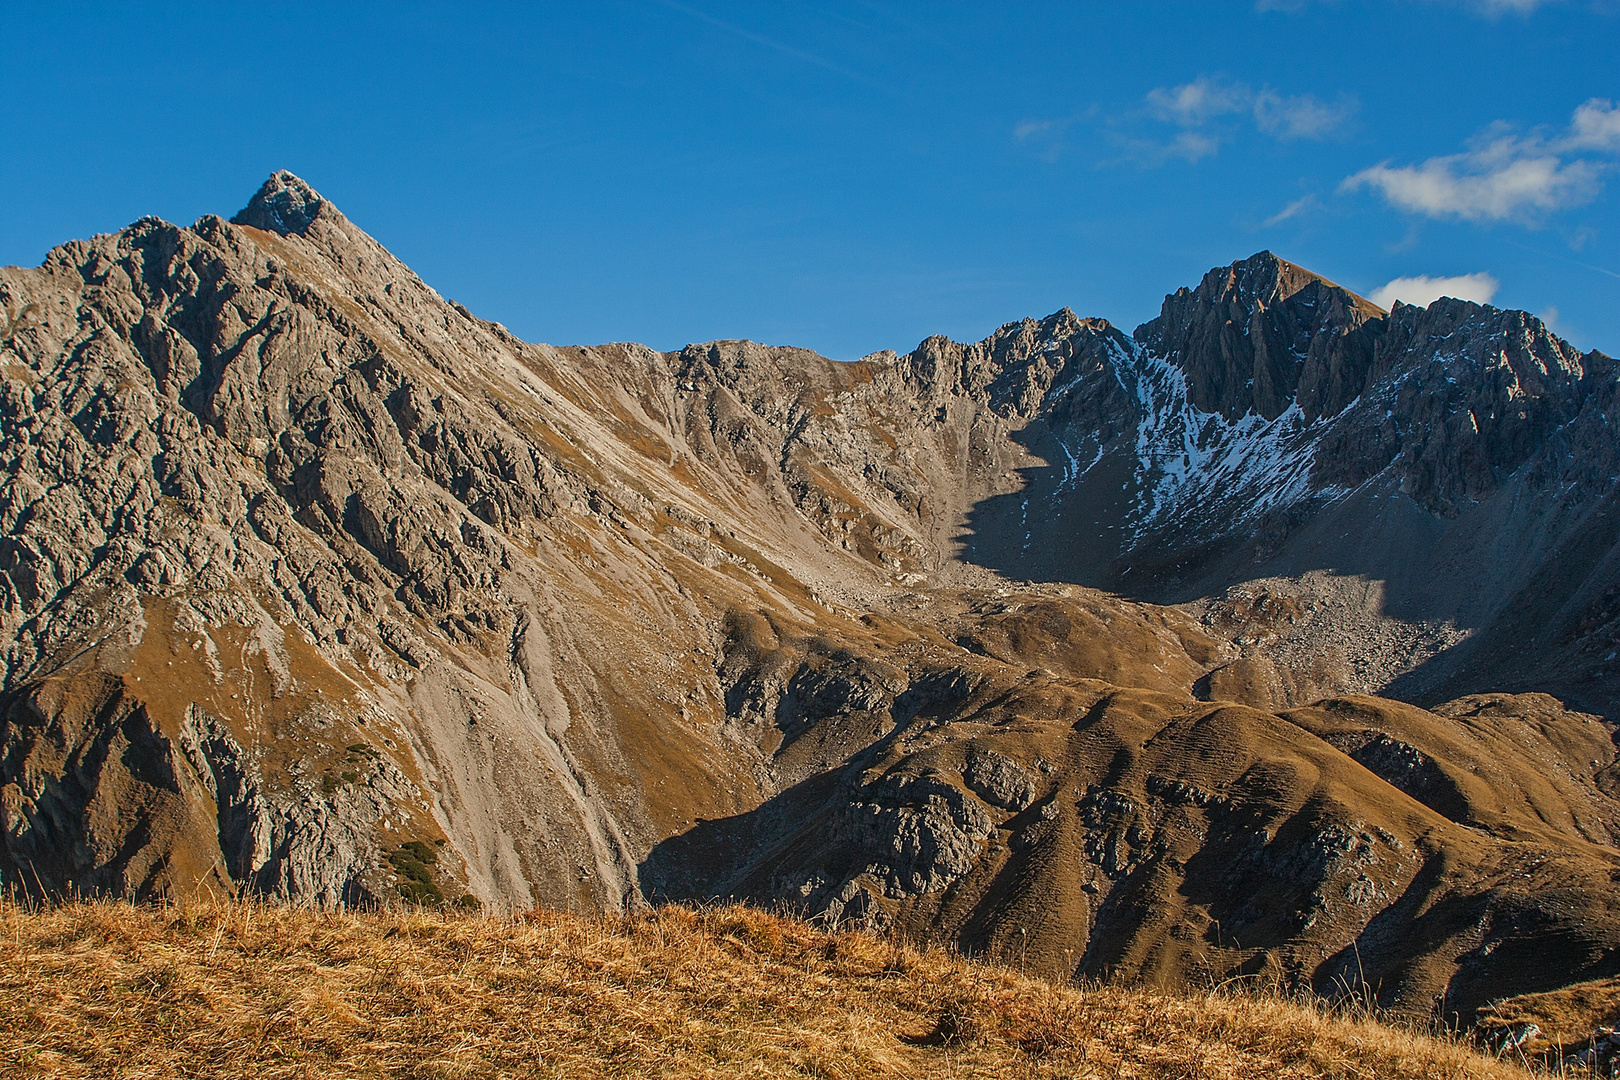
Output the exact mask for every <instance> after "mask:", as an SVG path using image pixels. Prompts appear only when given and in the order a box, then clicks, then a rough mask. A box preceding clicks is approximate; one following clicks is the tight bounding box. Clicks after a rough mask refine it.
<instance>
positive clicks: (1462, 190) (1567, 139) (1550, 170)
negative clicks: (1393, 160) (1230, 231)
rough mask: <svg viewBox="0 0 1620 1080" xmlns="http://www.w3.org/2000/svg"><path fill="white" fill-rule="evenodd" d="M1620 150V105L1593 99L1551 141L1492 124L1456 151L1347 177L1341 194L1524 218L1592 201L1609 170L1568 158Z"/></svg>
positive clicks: (1442, 213) (1424, 210)
mask: <svg viewBox="0 0 1620 1080" xmlns="http://www.w3.org/2000/svg"><path fill="white" fill-rule="evenodd" d="M1578 151H1595V152H1597V153H1620V108H1616V107H1615V105H1614V103H1613V102H1610V101H1607V100H1604V99H1600V98H1592V99H1590V100H1589V101H1587V102H1585V103H1584V104H1582V105H1580V106H1579V107H1578V108H1576V110H1575V112H1574V114H1573V115H1572V116H1571V117H1570V124H1569V129H1568V131H1567V132H1565V133H1564V134H1563V135H1561V136H1559V137H1557V138H1548V137H1546V135H1545V134H1544V133H1537V134H1533V135H1530V136H1528V137H1521V136H1518V135H1514V134H1512V133H1511V132H1510V131H1509V129H1508V128H1507V126H1506V125H1505V124H1500V123H1498V124H1494V125H1492V126H1491V127H1490V128H1488V129H1486V131H1485V132H1484V133H1483V134H1482V135H1481V136H1480V137H1479V138H1477V139H1476V140H1475V143H1474V146H1473V147H1472V148H1471V149H1469V150H1467V151H1465V152H1464V153H1461V154H1447V155H1443V156H1441V157H1432V158H1429V159H1427V160H1426V161H1423V162H1421V163H1420V164H1417V165H1401V166H1392V165H1390V163H1389V162H1387V161H1385V162H1382V163H1380V164H1378V165H1374V166H1372V167H1371V168H1368V169H1363V170H1361V171H1360V172H1358V173H1356V174H1355V175H1353V176H1350V177H1347V178H1346V179H1345V180H1344V182H1343V183H1341V184H1340V185H1339V190H1340V191H1359V190H1361V189H1362V188H1372V189H1373V190H1375V191H1378V192H1381V193H1382V194H1383V196H1384V198H1385V199H1386V200H1388V201H1389V203H1390V204H1391V205H1393V206H1397V207H1399V208H1400V209H1402V210H1408V211H1411V212H1413V213H1417V214H1424V215H1427V216H1428V217H1435V218H1440V217H1459V218H1463V219H1465V220H1468V221H1502V220H1506V219H1519V220H1528V219H1532V218H1534V217H1536V216H1537V215H1540V214H1545V213H1550V212H1552V211H1555V210H1564V209H1568V208H1569V207H1572V206H1580V205H1582V204H1584V203H1588V202H1591V201H1592V199H1594V198H1596V197H1597V194H1598V192H1599V191H1600V190H1601V188H1602V176H1603V173H1605V172H1606V171H1608V170H1609V169H1610V168H1612V166H1610V165H1606V164H1603V163H1597V162H1593V161H1590V160H1588V159H1587V158H1585V157H1576V156H1574V155H1575V153H1576V152H1578Z"/></svg>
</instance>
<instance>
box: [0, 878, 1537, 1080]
mask: <svg viewBox="0 0 1620 1080" xmlns="http://www.w3.org/2000/svg"><path fill="white" fill-rule="evenodd" d="M0 1074H3V1075H6V1076H27V1077H38V1076H52V1077H56V1076H60V1077H175V1076H206V1077H262V1078H279V1077H289V1078H291V1077H298V1078H306V1077H373V1076H378V1077H380V1076H399V1077H497V1076H502V1077H506V1076H510V1077H529V1076H535V1077H596V1076H661V1077H721V1076H725V1077H732V1076H746V1077H777V1076H817V1077H849V1078H852V1080H853V1078H856V1077H860V1078H869V1077H916V1078H923V1077H976V1076H977V1077H1018V1078H1025V1077H1049V1076H1050V1077H1059V1076H1061V1077H1166V1078H1168V1077H1200V1078H1210V1080H1224V1078H1239V1077H1242V1078H1249V1077H1263V1078H1266V1080H1285V1078H1291V1077H1346V1078H1348V1077H1357V1078H1370V1077H1424V1078H1431V1077H1432V1078H1438V1077H1447V1078H1450V1077H1459V1078H1460V1077H1481V1078H1496V1077H1501V1078H1506V1077H1520V1078H1522V1077H1524V1076H1526V1075H1527V1074H1525V1073H1523V1072H1521V1071H1520V1070H1519V1069H1517V1068H1514V1067H1512V1066H1510V1065H1507V1064H1504V1063H1498V1062H1495V1061H1492V1060H1490V1059H1488V1058H1484V1057H1480V1056H1477V1055H1475V1054H1473V1053H1471V1052H1469V1051H1468V1050H1467V1049H1465V1048H1464V1047H1462V1046H1460V1045H1456V1044H1452V1043H1446V1042H1441V1041H1435V1040H1433V1039H1429V1038H1426V1037H1423V1036H1419V1035H1415V1034H1412V1033H1409V1032H1406V1031H1402V1030H1398V1029H1394V1028H1390V1027H1385V1026H1381V1025H1378V1024H1375V1023H1372V1022H1366V1021H1359V1022H1352V1021H1348V1020H1343V1019H1334V1018H1329V1017H1326V1016H1323V1015H1320V1014H1319V1013H1316V1012H1313V1011H1310V1010H1307V1009H1302V1008H1299V1007H1297V1006H1294V1005H1290V1004H1287V1003H1284V1002H1280V1001H1272V1000H1255V999H1251V998H1243V997H1236V996H1230V995H1200V996H1187V997H1175V996H1164V995H1159V994H1154V993H1147V992H1138V991H1128V990H1121V989H1099V990H1084V991H1082V990H1076V989H1063V988H1057V987H1054V986H1052V985H1049V984H1046V983H1042V982H1039V981H1036V980H1033V979H1026V978H1024V977H1021V976H1020V975H1019V974H1018V973H1017V972H1016V971H1011V970H1006V969H1003V968H996V967H990V966H986V965H982V964H976V963H973V962H969V961H965V960H963V959H961V958H958V957H954V956H951V955H948V954H945V953H942V952H938V951H918V950H915V949H911V948H908V947H904V946H901V945H898V944H895V943H893V942H888V941H883V940H879V939H877V938H874V937H871V936H868V935H864V934H860V933H853V932H840V933H828V932H824V931H822V930H820V929H817V928H815V927H812V926H809V925H806V924H804V923H800V922H795V921H792V920H788V919H783V918H778V917H775V916H772V915H768V914H764V913H761V912H758V911H754V910H749V909H743V908H726V909H719V910H713V911H701V912H698V911H691V910H687V909H682V908H668V909H662V910H658V911H656V912H650V913H645V914H641V915H636V916H632V917H627V918H600V917H589V918H587V917H579V916H573V915H568V914H563V913H558V912H535V913H530V914H523V915H516V916H512V915H480V914H447V913H437V912H428V911H417V910H410V911H390V912H382V913H354V912H325V911H321V912H316V911H308V910H297V909H293V908H285V907H262V906H254V905H246V904H242V905H222V906H217V907H216V906H206V907H201V908H189V909H188V908H184V907H136V906H131V905H128V904H124V903H88V902H86V903H76V904H70V905H67V906H64V907H59V908H52V909H47V910H43V911H32V912H30V911H27V910H25V909H23V908H21V907H18V906H15V905H6V906H5V907H4V908H3V910H0Z"/></svg>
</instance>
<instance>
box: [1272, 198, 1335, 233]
mask: <svg viewBox="0 0 1620 1080" xmlns="http://www.w3.org/2000/svg"><path fill="white" fill-rule="evenodd" d="M1321 205H1322V204H1321V202H1320V201H1319V200H1318V199H1317V197H1316V196H1315V195H1305V196H1302V197H1300V198H1298V199H1295V200H1294V201H1293V202H1291V203H1289V204H1288V205H1287V206H1285V207H1283V208H1282V209H1281V210H1279V211H1277V212H1276V213H1275V214H1272V215H1271V216H1270V217H1268V218H1266V220H1264V221H1262V222H1261V223H1260V224H1261V225H1262V226H1265V227H1267V228H1269V227H1271V226H1272V225H1280V224H1282V223H1283V222H1285V221H1287V220H1288V219H1290V218H1296V217H1298V216H1299V215H1301V214H1303V213H1306V212H1308V211H1311V210H1315V209H1316V208H1317V207H1318V206H1321Z"/></svg>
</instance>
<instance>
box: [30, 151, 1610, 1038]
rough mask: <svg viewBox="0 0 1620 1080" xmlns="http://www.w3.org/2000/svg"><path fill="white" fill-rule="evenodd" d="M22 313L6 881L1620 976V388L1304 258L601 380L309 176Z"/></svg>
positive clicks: (83, 274) (661, 358)
mask: <svg viewBox="0 0 1620 1080" xmlns="http://www.w3.org/2000/svg"><path fill="white" fill-rule="evenodd" d="M0 306H3V308H4V322H3V323H0V327H3V328H4V333H3V334H0V376H3V381H0V469H3V481H0V524H3V529H0V657H3V659H4V678H3V684H0V811H3V818H4V820H3V825H4V841H3V845H0V877H3V885H4V886H5V887H6V888H10V889H15V890H20V891H23V892H26V893H28V894H30V895H40V894H46V895H60V894H63V893H65V892H69V891H77V892H88V893H109V894H121V895H131V896H137V897H146V896H153V895H160V894H168V895H175V894H182V895H183V894H186V893H188V892H195V891H197V890H208V891H212V892H214V893H215V894H231V893H237V892H248V893H256V894H261V895H265V896H270V897H276V898H281V899H285V900H289V901H295V902H314V903H321V904H338V903H368V902H374V901H380V900H388V899H391V898H397V897H409V898H411V899H413V900H417V901H420V900H422V899H424V898H425V899H428V900H431V901H435V902H439V901H442V902H466V903H471V902H473V901H477V902H481V903H485V904H502V905H528V904H535V903H545V904H553V905H559V906H571V907H576V908H600V907H607V908H618V907H622V906H625V905H633V904H639V903H642V902H645V901H648V900H654V901H656V900H662V899H671V898H675V899H685V898H706V897H713V896H738V897H744V898H748V899H751V900H755V901H759V902H764V903H787V904H789V905H791V906H793V907H795V908H797V909H799V910H801V911H804V912H806V913H808V914H813V915H817V916H819V917H821V918H825V919H830V920H837V919H861V920H864V921H867V922H870V923H874V924H879V925H891V926H898V927H903V928H905V929H906V930H907V931H908V932H910V933H913V934H918V935H924V936H929V937H934V938H939V939H950V940H954V941H956V942H958V943H960V944H961V945H963V946H964V947H967V948H969V949H973V950H976V951H980V952H985V953H989V954H993V955H1001V956H1011V955H1012V954H1013V952H1016V953H1017V955H1018V956H1019V960H1020V963H1023V964H1025V965H1026V966H1027V967H1029V968H1030V969H1032V970H1039V971H1041V972H1044V973H1046V974H1048V975H1051V976H1052V977H1055V978H1070V977H1075V976H1112V977H1117V978H1122V979H1129V980H1140V981H1146V982H1150V983H1161V984H1176V983H1181V982H1186V981H1189V980H1191V981H1198V980H1203V979H1211V978H1213V979H1220V978H1227V977H1230V976H1232V975H1235V974H1249V975H1254V976H1256V977H1260V978H1268V979H1274V980H1276V981H1278V982H1280V983H1284V984H1289V985H1309V986H1313V987H1315V988H1316V989H1317V990H1319V991H1321V992H1324V993H1335V992H1341V991H1343V990H1344V989H1345V988H1346V987H1347V986H1349V985H1350V984H1352V983H1354V982H1355V981H1356V980H1358V979H1363V978H1365V979H1366V980H1367V981H1368V982H1369V983H1372V984H1374V985H1376V986H1377V987H1378V993H1379V994H1380V995H1381V996H1382V997H1383V999H1384V1000H1385V1003H1386V1004H1388V1005H1390V1006H1391V1007H1393V1008H1396V1009H1399V1010H1401V1011H1403V1012H1405V1013H1408V1014H1412V1015H1427V1014H1429V1013H1430V1012H1431V1011H1434V1010H1435V1009H1437V1008H1440V1007H1439V1006H1437V1005H1436V1004H1435V1003H1436V1002H1437V1001H1443V1002H1444V1003H1445V1005H1444V1007H1443V1011H1446V1012H1447V1013H1448V1014H1454V1015H1455V1016H1456V1017H1460V1018H1462V1019H1464V1020H1466V1018H1467V1017H1468V1016H1469V1015H1470V1014H1471V1013H1472V1011H1473V1010H1475V1009H1477V1008H1479V1007H1481V1006H1483V1005H1484V1004H1486V1003H1487V1002H1488V1001H1489V1000H1491V999H1492V998H1493V997H1495V996H1499V995H1501V994H1503V993H1509V992H1524V991H1532V990H1546V989H1552V988H1556V987H1560V986H1564V985H1567V984H1569V983H1571V982H1573V981H1575V980H1578V979H1593V978H1603V977H1608V976H1614V975H1620V951H1617V950H1620V909H1617V907H1616V905H1615V903H1614V899H1613V896H1614V893H1615V889H1614V884H1615V880H1616V873H1617V871H1620V851H1617V849H1616V839H1617V836H1620V801H1617V800H1616V798H1615V794H1616V790H1615V776H1616V771H1617V766H1616V754H1615V747H1614V740H1613V737H1612V736H1613V732H1614V730H1615V729H1614V725H1613V723H1612V722H1611V719H1610V718H1615V717H1620V682H1617V678H1620V663H1617V662H1616V660H1615V656H1616V652H1617V650H1620V623H1617V621H1616V620H1617V619H1620V599H1617V597H1620V563H1617V561H1616V558H1615V555H1614V552H1615V550H1616V548H1615V541H1616V540H1617V539H1620V515H1617V514H1616V510H1615V499H1616V486H1617V480H1616V477H1617V476H1620V463H1617V462H1616V446H1617V443H1616V438H1615V432H1614V431H1613V429H1612V427H1611V423H1610V419H1609V418H1610V417H1612V416H1615V415H1616V413H1617V409H1620V400H1616V398H1617V395H1620V371H1617V369H1616V367H1615V364H1614V362H1613V361H1612V360H1611V359H1610V358H1608V357H1607V356H1604V355H1602V354H1601V353H1596V352H1591V353H1585V354H1581V353H1579V352H1578V351H1577V350H1574V349H1572V348H1571V347H1570V346H1569V345H1568V344H1567V343H1565V342H1563V341H1561V340H1560V339H1558V338H1557V337H1556V336H1555V335H1553V334H1551V333H1550V332H1548V330H1547V328H1546V327H1545V326H1543V325H1542V324H1541V323H1540V322H1539V321H1538V320H1536V319H1535V318H1534V317H1532V316H1530V315H1527V314H1525V313H1523V312H1517V311H1504V310H1499V309H1495V308H1490V307H1483V306H1480V305H1476V304H1470V303H1465V302H1462V301H1455V300H1441V301H1437V302H1436V303H1435V304H1432V305H1430V306H1429V307H1427V308H1421V309H1420V308H1414V307H1409V306H1404V305H1399V304H1398V305H1396V308H1395V310H1393V311H1391V312H1384V311H1382V310H1380V309H1378V308H1376V307H1375V306H1373V305H1372V304H1370V303H1369V302H1367V301H1366V300H1364V299H1362V298H1360V297H1358V296H1356V295H1354V294H1353V293H1351V292H1349V291H1347V290H1345V289H1342V288H1340V287H1339V286H1337V285H1334V284H1332V283H1331V282H1329V281H1326V280H1325V279H1323V278H1320V277H1318V276H1316V275H1314V274H1311V273H1310V272H1308V271H1306V270H1304V269H1302V268H1300V267H1297V266H1294V265H1292V264H1290V263H1287V262H1285V261H1283V260H1281V259H1278V258H1276V257H1275V256H1273V255H1271V254H1269V253H1265V252H1262V253H1260V254H1258V255H1255V256H1253V257H1252V258H1250V259H1247V260H1244V261H1242V262H1237V263H1234V264H1232V265H1231V266H1230V267H1222V268H1218V269H1216V270H1212V271H1211V272H1210V273H1209V274H1208V275H1206V276H1205V278H1204V280H1203V281H1202V282H1201V283H1200V284H1199V285H1198V287H1197V288H1196V289H1190V290H1189V289H1182V290H1180V291H1178V292H1176V293H1174V294H1172V295H1170V296H1168V297H1167V298H1166V300H1165V304H1164V307H1163V310H1162V312H1161V314H1160V316H1159V317H1158V318H1157V319H1155V320H1153V321H1152V322H1150V323H1148V324H1146V325H1144V326H1142V327H1140V328H1138V329H1137V330H1136V331H1135V332H1134V334H1127V333H1125V332H1123V331H1121V330H1120V329H1118V328H1116V327H1114V326H1112V325H1110V324H1109V323H1108V322H1106V321H1105V320H1102V319H1097V318H1081V317H1079V316H1077V315H1075V314H1074V313H1073V312H1071V311H1069V310H1067V309H1065V310H1063V311H1060V312H1058V313H1056V314H1054V315H1051V316H1049V317H1047V318H1046V319H1043V320H1040V321H1036V320H1024V321H1022V322H1016V323H1009V324H1007V325H1006V326H1003V327H1001V328H1000V329H999V330H997V331H996V332H995V333H994V334H992V335H991V336H990V337H988V338H987V339H985V340H984V341H981V342H977V343H972V344H962V343H958V342H952V341H949V340H947V339H944V338H938V337H936V338H930V339H928V340H927V341H925V342H923V343H922V344H921V345H919V346H918V348H917V349H915V350H914V351H912V352H911V353H909V354H906V355H904V356H901V355H897V354H894V353H877V354H873V355H872V356H869V357H867V358H866V359H864V360H862V361H859V362H857V363H853V364H843V363H835V362H833V361H830V360H827V359H826V358H824V357H821V356H818V355H816V354H815V353H812V352H809V351H806V350H800V349H791V348H778V347H769V346H764V345H758V344H755V343H752V342H742V341H720V342H710V343H707V344H701V345H692V346H688V347H687V348H686V349H683V350H681V351H679V352H674V353H660V352H656V351H654V350H651V349H648V348H645V347H643V346H639V345H629V344H615V345H604V346H598V347H591V348H556V347H552V346H548V345H536V344H530V343H526V342H522V341H519V340H518V339H516V338H515V337H513V336H512V335H511V334H510V333H508V332H507V331H506V330H505V328H503V327H502V326H500V324H498V323H490V322H485V321H483V320H481V319H478V318H476V317H474V316H473V315H472V314H471V313H470V312H468V311H467V309H466V308H464V307H462V306H461V305H458V304H455V303H453V302H451V301H447V300H445V299H444V298H442V297H440V296H439V295H438V294H437V293H435V292H434V291H433V290H432V289H431V288H429V287H428V286H427V285H425V284H424V283H423V282H422V281H421V280H420V279H418V278H417V277H416V276H415V275H414V274H412V273H411V272H410V271H409V269H407V268H406V267H405V266H403V265H402V264H400V263H399V262H398V261H397V260H395V259H394V258H393V257H392V256H391V255H389V254H388V252H387V251H386V250H384V249H383V248H382V247H381V246H380V245H379V244H377V243H376V241H374V240H373V239H372V238H371V237H369V236H367V235H366V234H365V233H364V232H362V231H360V230H359V229H358V228H356V227H355V226H354V225H353V224H352V223H351V222H349V221H348V220H347V219H346V218H345V217H344V216H343V215H342V214H341V213H340V212H338V210H337V209H336V208H335V207H333V206H332V205H331V204H330V203H329V202H327V201H326V200H324V199H322V198H321V197H320V196H319V195H318V194H317V193H316V192H315V191H314V190H313V189H311V188H310V187H309V186H308V185H307V184H305V183H304V182H303V181H301V180H299V179H298V178H297V177H294V176H292V175H291V174H288V173H278V174H276V175H275V176H274V177H272V178H271V179H270V180H269V181H268V182H267V183H266V184H265V185H264V187H263V188H262V189H261V190H260V191H259V192H258V194H257V195H255V197H254V198H253V200H252V201H251V202H250V203H249V205H248V206H247V208H245V209H244V210H243V211H242V212H241V213H239V214H238V215H236V217H235V218H233V219H232V220H231V221H225V220H223V219H221V218H218V217H205V218H203V219H201V220H200V221H198V222H197V223H196V224H194V225H192V226H191V227H189V228H181V227H177V226H174V225H171V224H168V223H166V222H162V221H159V220H157V219H151V218H148V219H143V220H142V221H139V222H136V223H135V224H134V225H132V226H130V227H129V228H127V229H125V230H123V231H122V232H119V233H116V234H112V235H107V236H101V237H96V238H95V239H93V240H89V241H75V242H72V243H69V244H65V245H63V246H62V247H59V248H57V249H55V250H54V251H52V252H51V253H50V255H49V256H47V258H46V260H45V262H44V263H43V264H42V265H41V266H40V267H37V268H32V269H23V268H4V269H0ZM1379 694H1382V695H1383V696H1375V695H1379ZM1356 958H1359V960H1357V959H1356Z"/></svg>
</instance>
